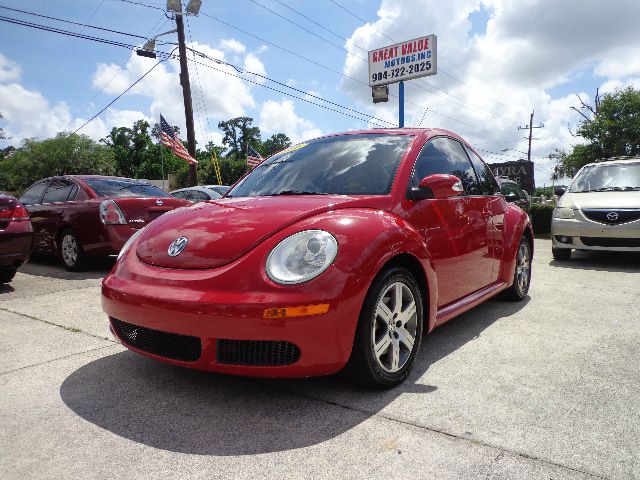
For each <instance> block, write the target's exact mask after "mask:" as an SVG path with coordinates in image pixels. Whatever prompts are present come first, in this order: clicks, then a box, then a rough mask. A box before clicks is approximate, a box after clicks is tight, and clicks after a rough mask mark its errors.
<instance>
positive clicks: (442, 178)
mask: <svg viewBox="0 0 640 480" xmlns="http://www.w3.org/2000/svg"><path fill="white" fill-rule="evenodd" d="M463 192H464V188H463V186H462V181H461V180H460V179H459V178H458V177H456V176H455V175H448V174H444V173H435V174H433V175H428V176H426V177H424V178H423V179H422V180H420V184H419V185H418V187H417V188H416V187H412V188H410V189H409V192H408V194H407V196H408V198H409V199H410V200H425V199H429V198H450V197H455V196H458V195H460V194H461V193H463Z"/></svg>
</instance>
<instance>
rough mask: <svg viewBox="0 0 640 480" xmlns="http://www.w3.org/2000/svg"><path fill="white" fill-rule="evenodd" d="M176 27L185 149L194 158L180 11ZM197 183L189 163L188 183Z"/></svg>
mask: <svg viewBox="0 0 640 480" xmlns="http://www.w3.org/2000/svg"><path fill="white" fill-rule="evenodd" d="M176 29H177V30H178V51H179V52H180V85H182V96H183V98H184V116H185V120H186V124H187V150H188V151H189V155H191V156H192V157H193V158H196V132H195V129H194V126H193V104H192V103H191V83H190V82H189V68H188V66H187V47H186V45H185V38H184V20H183V18H182V13H180V14H176ZM197 184H198V176H197V173H196V164H195V163H190V164H189V185H190V186H192V187H195V186H196V185H197Z"/></svg>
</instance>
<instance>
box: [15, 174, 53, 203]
mask: <svg viewBox="0 0 640 480" xmlns="http://www.w3.org/2000/svg"><path fill="white" fill-rule="evenodd" d="M46 187H47V181H46V180H43V181H40V182H38V183H35V184H34V185H32V186H31V187H29V188H28V189H27V190H26V191H25V192H24V193H23V194H22V196H21V197H20V203H22V204H23V205H34V204H38V203H40V198H41V197H42V192H44V189H45V188H46Z"/></svg>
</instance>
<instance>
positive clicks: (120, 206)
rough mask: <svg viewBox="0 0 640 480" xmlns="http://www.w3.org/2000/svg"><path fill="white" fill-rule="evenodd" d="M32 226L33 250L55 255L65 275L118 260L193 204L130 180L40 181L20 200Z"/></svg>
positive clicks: (69, 178)
mask: <svg viewBox="0 0 640 480" xmlns="http://www.w3.org/2000/svg"><path fill="white" fill-rule="evenodd" d="M20 201H21V202H22V203H23V204H24V205H25V206H26V208H27V210H28V211H29V214H30V215H31V221H32V222H33V230H34V238H33V251H35V252H44V253H57V254H58V255H59V256H60V258H61V259H62V262H63V264H64V266H65V267H66V268H67V270H72V271H74V270H79V269H81V268H82V266H83V263H84V261H85V260H86V258H87V257H89V256H101V255H116V254H118V253H119V252H120V249H121V248H122V246H123V245H124V244H125V242H126V241H127V240H128V239H129V237H131V235H133V234H134V233H135V232H136V231H137V230H140V229H141V228H142V227H144V226H145V225H147V224H148V223H149V222H151V221H152V220H154V219H155V218H157V217H159V216H160V215H162V214H163V213H165V212H168V211H169V210H173V209H174V208H177V207H182V206H186V205H191V202H189V201H187V200H180V199H177V198H173V197H171V196H170V195H169V194H168V193H166V192H164V191H163V190H161V189H159V188H158V187H155V186H153V185H151V184H149V183H146V182H143V181H140V180H132V179H130V178H118V177H105V176H95V175H65V176H60V177H51V178H46V179H44V180H40V181H38V182H36V183H34V184H33V185H31V186H30V187H29V188H28V189H27V190H26V191H25V192H24V193H23V194H22V197H20Z"/></svg>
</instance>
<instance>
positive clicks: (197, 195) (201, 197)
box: [189, 190, 209, 202]
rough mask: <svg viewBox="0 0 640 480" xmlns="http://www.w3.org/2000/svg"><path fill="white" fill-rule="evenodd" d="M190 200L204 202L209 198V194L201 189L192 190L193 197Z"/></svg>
mask: <svg viewBox="0 0 640 480" xmlns="http://www.w3.org/2000/svg"><path fill="white" fill-rule="evenodd" d="M189 200H191V201H193V202H204V201H206V200H209V195H207V194H206V193H204V192H201V191H200V190H192V191H191V198H190V199H189Z"/></svg>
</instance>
